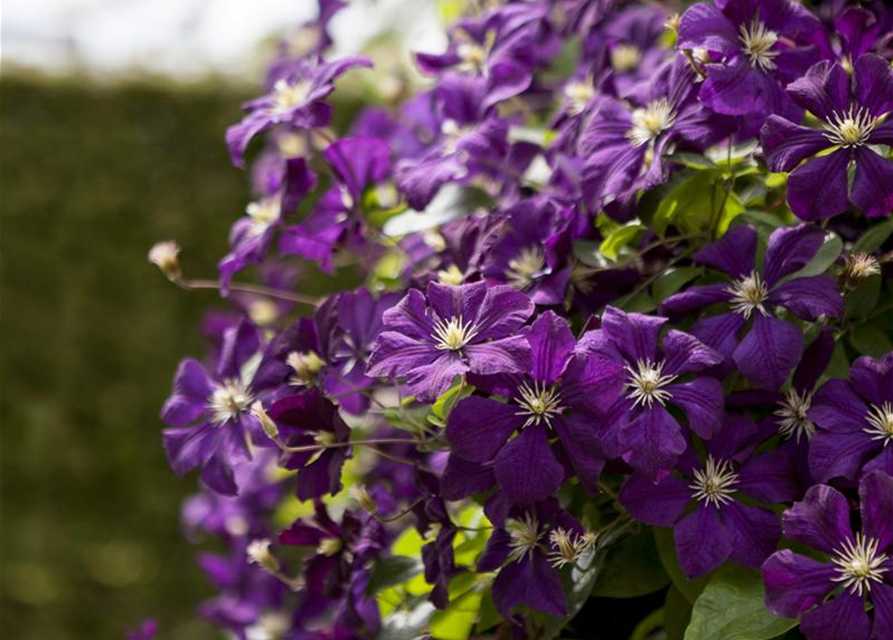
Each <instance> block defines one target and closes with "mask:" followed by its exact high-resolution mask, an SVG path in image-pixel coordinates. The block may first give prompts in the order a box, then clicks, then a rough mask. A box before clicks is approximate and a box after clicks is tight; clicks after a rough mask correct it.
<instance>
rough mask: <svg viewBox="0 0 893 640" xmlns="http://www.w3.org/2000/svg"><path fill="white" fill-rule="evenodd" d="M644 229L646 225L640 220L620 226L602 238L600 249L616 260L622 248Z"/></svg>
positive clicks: (606, 255)
mask: <svg viewBox="0 0 893 640" xmlns="http://www.w3.org/2000/svg"><path fill="white" fill-rule="evenodd" d="M644 229H645V227H644V226H642V224H641V223H639V222H633V223H631V224H628V225H625V226H623V227H618V228H616V229H614V230H613V231H611V232H610V233H609V234H608V235H607V236H606V237H605V239H604V240H602V243H601V245H599V248H598V249H599V251H600V252H601V254H602V255H603V256H605V257H606V258H608V259H609V260H613V261H615V262H616V261H617V257H618V255H619V253H620V250H621V249H623V248H624V247H625V246H627V245H628V244H629V243H630V242H632V241H633V240H634V239H635V238H636V236H637V235H639V232H640V231H642V230H644Z"/></svg>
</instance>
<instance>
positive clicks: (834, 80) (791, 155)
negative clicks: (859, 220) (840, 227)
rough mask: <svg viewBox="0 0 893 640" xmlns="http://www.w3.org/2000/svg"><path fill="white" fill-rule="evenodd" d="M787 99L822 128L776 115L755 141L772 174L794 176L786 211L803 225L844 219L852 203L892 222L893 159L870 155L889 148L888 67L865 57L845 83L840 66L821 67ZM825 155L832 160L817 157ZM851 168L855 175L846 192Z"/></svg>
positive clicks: (892, 105) (892, 128) (892, 95)
mask: <svg viewBox="0 0 893 640" xmlns="http://www.w3.org/2000/svg"><path fill="white" fill-rule="evenodd" d="M788 93H789V94H790V96H791V97H792V98H793V99H794V100H795V101H796V102H797V103H798V104H800V105H802V106H803V107H804V108H806V109H807V110H808V111H809V112H810V113H812V114H813V115H815V116H816V117H817V118H819V119H820V120H821V121H822V126H823V129H822V130H819V129H812V128H809V127H804V126H800V125H797V124H795V122H797V120H794V121H791V120H790V119H785V118H783V117H780V116H771V117H770V118H769V119H768V120H766V123H765V124H764V125H763V129H762V131H761V135H760V138H761V140H762V144H763V151H764V153H765V154H766V162H767V164H768V165H769V168H770V169H772V170H773V171H790V172H791V175H790V176H789V177H788V204H789V205H790V207H791V210H792V211H793V212H794V213H795V214H796V215H797V216H798V217H800V218H801V219H803V220H822V219H824V218H830V217H832V216H836V215H838V214H840V213H843V211H844V210H845V209H846V208H847V204H848V203H849V202H851V203H853V205H855V206H856V207H858V208H859V209H860V210H862V211H863V212H864V213H865V215H867V216H871V217H877V216H886V215H890V212H891V211H893V160H890V159H889V158H887V157H885V156H883V155H880V154H878V153H877V152H876V151H874V150H873V149H872V148H871V145H891V144H893V121H887V122H885V118H886V117H887V116H888V114H889V113H890V112H891V111H893V70H891V69H890V65H889V63H888V62H887V61H886V60H884V59H883V58H881V57H880V56H877V55H874V54H870V53H869V54H865V55H863V56H861V57H860V58H858V59H857V60H856V61H855V63H853V74H852V77H850V75H848V74H847V72H846V70H845V69H844V68H843V66H842V65H841V64H840V63H836V62H829V61H823V62H819V63H818V64H816V65H814V66H813V67H811V68H810V69H809V71H808V72H807V74H806V75H805V76H803V77H802V78H800V79H799V80H797V81H796V82H792V83H791V84H790V85H789V86H788ZM826 150H831V153H825V154H822V155H819V156H817V157H814V156H816V154H819V153H821V152H823V151H826ZM810 158H811V159H810ZM804 160H806V162H804V163H803V164H802V165H801V164H800V163H801V162H802V161H804ZM851 163H853V164H855V167H856V169H855V174H854V177H853V182H852V188H851V189H850V188H849V187H848V180H849V178H848V175H849V174H848V169H849V166H850V164H851ZM847 194H849V195H847Z"/></svg>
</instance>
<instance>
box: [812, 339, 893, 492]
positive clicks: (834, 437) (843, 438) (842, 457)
mask: <svg viewBox="0 0 893 640" xmlns="http://www.w3.org/2000/svg"><path fill="white" fill-rule="evenodd" d="M808 415H809V419H810V420H812V421H813V422H814V423H815V426H816V432H815V436H813V439H812V443H811V444H810V447H809V466H810V469H811V470H812V474H813V476H814V477H815V479H816V480H817V481H819V482H828V481H830V480H833V479H836V478H845V479H847V480H856V479H858V478H859V476H860V475H862V474H866V473H869V472H871V471H874V470H875V469H880V470H881V471H884V472H885V473H887V474H890V475H893V352H891V353H888V354H887V355H885V356H884V357H883V358H880V359H878V360H875V359H874V358H871V357H869V356H862V357H861V358H858V359H857V360H856V361H855V362H854V363H853V366H852V367H851V368H850V379H849V381H847V380H829V381H828V382H826V383H825V384H824V385H822V387H821V388H820V389H819V390H818V391H817V392H816V394H815V397H814V398H813V400H812V408H811V409H810V411H809V414H808Z"/></svg>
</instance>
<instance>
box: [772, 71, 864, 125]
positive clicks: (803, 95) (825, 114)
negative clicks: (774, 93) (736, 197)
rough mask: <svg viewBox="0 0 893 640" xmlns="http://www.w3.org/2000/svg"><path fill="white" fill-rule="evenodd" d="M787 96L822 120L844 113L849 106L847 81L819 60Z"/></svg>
mask: <svg viewBox="0 0 893 640" xmlns="http://www.w3.org/2000/svg"><path fill="white" fill-rule="evenodd" d="M787 91H788V95H790V96H791V98H792V99H793V100H794V102H796V103H797V104H798V105H800V106H801V107H803V108H804V109H806V110H807V111H810V112H811V113H813V114H814V115H816V116H817V117H819V118H821V119H822V120H829V119H831V118H833V117H834V114H835V113H843V112H844V111H846V108H847V104H848V103H849V94H850V78H849V76H847V73H846V71H844V69H843V67H842V66H840V65H839V64H837V63H834V62H831V61H828V60H823V61H821V62H819V63H817V64H815V65H813V66H812V67H810V68H809V71H807V72H806V75H805V76H803V77H802V78H800V79H798V80H796V81H794V82H792V83H791V84H789V85H788V88H787Z"/></svg>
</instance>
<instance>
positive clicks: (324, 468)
mask: <svg viewBox="0 0 893 640" xmlns="http://www.w3.org/2000/svg"><path fill="white" fill-rule="evenodd" d="M268 415H269V417H270V419H271V420H273V422H275V423H276V426H277V427H278V428H279V433H280V437H281V438H282V440H283V441H284V442H285V444H286V445H288V446H290V447H309V446H313V445H321V446H324V447H326V446H327V448H322V449H317V450H311V451H300V452H285V453H283V460H282V462H281V465H282V466H283V467H284V468H286V469H298V477H297V487H296V492H297V496H298V498H300V499H301V500H308V499H310V498H318V497H320V496H323V495H325V494H327V493H331V494H334V493H337V492H338V491H339V490H340V489H341V467H342V466H343V465H344V461H345V460H346V459H347V458H348V457H350V455H351V449H350V447H349V446H347V444H346V443H347V442H348V441H349V440H350V428H349V427H348V426H347V424H345V422H344V420H342V419H341V416H340V415H338V409H337V407H335V405H334V404H332V403H331V402H329V401H328V400H327V399H326V398H324V397H323V396H322V394H320V392H319V391H318V390H317V389H315V388H310V389H307V390H306V391H304V392H303V393H301V394H299V395H293V396H285V397H284V398H280V399H279V400H277V401H275V402H274V403H273V404H272V405H271V406H270V409H269V412H268ZM332 445H342V446H332Z"/></svg>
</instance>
